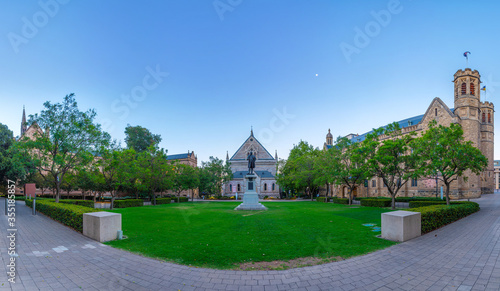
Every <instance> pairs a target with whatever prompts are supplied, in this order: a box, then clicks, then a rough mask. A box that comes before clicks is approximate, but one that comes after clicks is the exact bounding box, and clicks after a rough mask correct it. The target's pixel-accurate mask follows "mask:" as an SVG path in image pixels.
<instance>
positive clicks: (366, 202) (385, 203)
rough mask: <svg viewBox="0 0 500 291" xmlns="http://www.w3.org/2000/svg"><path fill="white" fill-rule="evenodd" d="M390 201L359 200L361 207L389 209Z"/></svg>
mask: <svg viewBox="0 0 500 291" xmlns="http://www.w3.org/2000/svg"><path fill="white" fill-rule="evenodd" d="M391 205H392V201H391V200H390V199H363V200H361V206H368V207H390V206H391Z"/></svg>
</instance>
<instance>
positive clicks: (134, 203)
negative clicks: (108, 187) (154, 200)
mask: <svg viewBox="0 0 500 291" xmlns="http://www.w3.org/2000/svg"><path fill="white" fill-rule="evenodd" d="M138 206H144V201H142V199H124V200H115V201H114V203H113V208H126V207H138Z"/></svg>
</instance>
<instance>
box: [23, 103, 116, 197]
mask: <svg viewBox="0 0 500 291" xmlns="http://www.w3.org/2000/svg"><path fill="white" fill-rule="evenodd" d="M44 107H45V109H44V110H42V112H41V113H40V114H35V115H33V116H30V120H29V124H36V125H37V126H38V127H39V128H41V129H45V132H43V131H42V130H40V131H37V132H36V133H35V134H34V136H33V138H29V137H26V136H25V137H24V138H23V139H22V140H21V142H20V143H19V144H20V145H21V148H22V149H23V150H24V154H25V155H26V156H28V157H29V159H30V160H31V161H32V162H33V163H34V165H35V167H36V169H37V171H38V172H39V173H40V174H41V175H43V176H45V177H47V178H49V177H50V180H51V182H52V184H53V188H54V189H55V190H56V202H59V198H60V190H61V183H62V181H63V180H64V177H65V176H66V175H67V174H68V173H70V172H78V170H79V169H82V168H84V167H85V166H86V165H87V164H89V163H90V162H91V161H93V159H94V153H95V152H96V151H97V148H99V147H100V146H101V145H102V144H106V143H109V140H110V136H109V134H107V133H105V132H103V131H101V126H100V125H99V124H97V123H94V119H95V117H96V113H95V111H94V110H93V109H91V110H88V111H86V112H81V111H80V110H79V109H78V105H77V102H76V100H75V96H74V94H69V95H67V96H66V97H64V101H63V102H62V103H56V104H52V103H50V102H48V101H47V102H45V103H44Z"/></svg>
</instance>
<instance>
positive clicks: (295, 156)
mask: <svg viewBox="0 0 500 291" xmlns="http://www.w3.org/2000/svg"><path fill="white" fill-rule="evenodd" d="M319 154H320V151H319V149H317V148H314V147H313V146H312V145H309V144H308V143H307V142H305V141H300V143H299V144H298V145H296V146H294V147H293V149H292V150H291V151H290V155H289V156H288V160H287V161H286V164H285V166H284V167H283V170H282V172H281V173H280V174H279V175H278V180H277V182H278V184H279V185H280V186H282V185H286V186H288V187H293V189H294V190H296V191H297V192H300V191H303V192H304V193H305V194H306V195H310V196H311V200H313V199H314V197H313V195H314V194H315V193H317V192H318V191H319V186H320V185H322V181H320V179H318V176H319V175H320V173H319V172H318V171H317V167H318V160H319Z"/></svg>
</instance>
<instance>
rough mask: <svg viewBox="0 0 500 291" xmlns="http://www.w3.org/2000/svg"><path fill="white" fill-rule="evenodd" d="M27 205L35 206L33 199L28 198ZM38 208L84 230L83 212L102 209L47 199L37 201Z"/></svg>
mask: <svg viewBox="0 0 500 291" xmlns="http://www.w3.org/2000/svg"><path fill="white" fill-rule="evenodd" d="M25 203H26V206H28V207H33V200H31V199H26V200H25ZM36 210H37V211H39V212H41V213H43V214H45V215H47V216H49V217H51V218H52V219H54V220H57V221H59V222H61V223H62V224H64V225H67V226H69V227H71V228H74V229H75V230H77V231H79V232H82V231H83V214H84V213H88V212H99V211H101V210H98V209H94V208H89V207H85V206H80V205H74V204H65V203H55V202H52V201H48V200H45V199H41V200H38V199H37V201H36Z"/></svg>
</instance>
